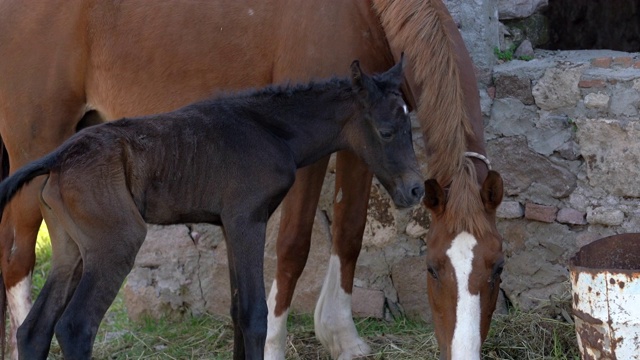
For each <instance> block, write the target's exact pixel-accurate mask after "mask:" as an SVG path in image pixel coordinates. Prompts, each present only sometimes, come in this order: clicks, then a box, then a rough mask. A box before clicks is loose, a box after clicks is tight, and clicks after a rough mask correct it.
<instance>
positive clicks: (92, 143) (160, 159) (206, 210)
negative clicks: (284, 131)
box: [59, 103, 296, 224]
mask: <svg viewBox="0 0 640 360" xmlns="http://www.w3.org/2000/svg"><path fill="white" fill-rule="evenodd" d="M210 106H213V107H214V108H216V109H215V110H214V109H210V110H211V111H212V113H213V114H211V113H209V114H204V113H202V112H201V111H199V109H198V107H197V106H195V105H192V106H189V107H185V108H183V109H180V110H178V111H175V112H171V113H166V114H160V115H152V116H147V117H144V118H139V119H123V120H119V121H114V122H111V123H107V124H103V125H99V126H94V127H91V128H87V129H85V130H84V131H82V132H80V133H79V134H78V135H76V136H74V138H73V139H72V140H71V141H70V142H71V145H70V146H69V147H68V150H67V151H66V152H65V155H64V157H65V160H64V161H63V163H62V165H61V171H60V172H59V176H60V179H61V183H62V184H64V186H65V187H66V188H69V187H70V186H77V187H81V188H83V187H85V186H86V184H87V183H91V184H93V185H92V186H91V188H92V189H93V190H92V191H93V192H100V191H104V192H109V191H126V192H128V193H130V194H131V198H132V200H133V202H134V203H135V205H136V208H137V209H138V210H139V211H140V214H141V215H142V217H143V218H144V220H145V221H146V222H148V223H155V224H172V223H178V222H208V223H219V221H220V217H219V215H220V213H221V212H222V210H223V208H225V206H226V207H227V208H229V207H230V206H232V205H233V206H237V204H238V202H239V199H244V200H242V201H243V202H244V205H245V206H246V207H247V209H251V208H252V207H258V206H261V205H264V204H263V202H264V201H266V200H267V199H268V198H269V197H272V196H275V195H277V194H279V193H280V192H282V190H283V188H286V187H288V186H290V185H291V183H292V181H293V176H294V172H295V169H296V166H295V162H294V161H293V158H292V157H291V154H290V153H289V150H288V148H287V147H286V146H285V145H284V143H283V142H282V141H281V140H279V139H278V138H277V137H276V136H274V135H273V134H272V133H270V132H269V131H267V130H266V128H264V127H263V126H261V125H260V124H259V122H256V121H252V120H250V119H247V117H246V116H242V115H241V114H240V113H241V109H233V108H232V109H228V108H225V107H216V105H215V103H214V105H210ZM79 153H81V154H79ZM102 189H105V190H102ZM257 189H259V190H260V191H256V190H257ZM78 191H80V189H78Z"/></svg>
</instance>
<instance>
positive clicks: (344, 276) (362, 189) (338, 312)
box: [314, 151, 372, 359]
mask: <svg viewBox="0 0 640 360" xmlns="http://www.w3.org/2000/svg"><path fill="white" fill-rule="evenodd" d="M371 178H372V174H371V172H370V171H369V170H368V168H367V166H366V165H365V164H364V163H363V162H362V161H361V160H360V159H359V158H358V157H356V156H355V155H354V154H352V153H351V152H348V151H341V152H339V153H338V155H337V163H336V194H340V197H339V198H336V200H335V202H334V211H333V229H332V232H333V247H332V254H331V259H330V261H329V269H328V270H327V276H326V278H325V281H324V284H323V286H322V292H321V293H320V297H319V299H318V303H317V305H316V311H315V314H314V319H315V331H316V336H317V337H318V340H320V342H321V343H322V344H323V345H324V346H325V347H327V348H328V349H329V351H330V352H331V356H332V357H333V358H334V359H351V358H353V357H359V356H362V355H366V354H367V353H369V351H370V349H369V346H368V345H367V344H366V343H365V342H364V341H363V340H362V339H361V338H360V337H359V336H358V332H357V330H356V327H355V325H354V323H353V317H352V314H351V293H352V290H353V275H354V272H355V267H356V261H357V260H358V255H359V254H360V248H361V246H362V234H363V232H364V226H365V223H366V219H367V205H368V202H369V192H370V190H371Z"/></svg>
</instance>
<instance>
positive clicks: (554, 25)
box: [539, 0, 640, 52]
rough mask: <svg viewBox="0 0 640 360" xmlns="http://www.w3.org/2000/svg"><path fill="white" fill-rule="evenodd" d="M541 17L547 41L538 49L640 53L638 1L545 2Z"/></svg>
mask: <svg viewBox="0 0 640 360" xmlns="http://www.w3.org/2000/svg"><path fill="white" fill-rule="evenodd" d="M614 4H615V5H614ZM543 14H544V15H545V16H546V18H547V20H548V24H549V42H548V43H547V44H544V45H543V44H541V45H540V46H539V47H541V48H544V49H549V50H578V49H610V50H620V51H627V52H637V51H640V20H639V19H640V1H638V0H615V1H611V0H549V6H548V7H547V9H546V10H545V11H544V13H543Z"/></svg>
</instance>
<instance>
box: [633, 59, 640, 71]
mask: <svg viewBox="0 0 640 360" xmlns="http://www.w3.org/2000/svg"><path fill="white" fill-rule="evenodd" d="M633 68H634V69H640V60H638V61H636V62H635V64H633Z"/></svg>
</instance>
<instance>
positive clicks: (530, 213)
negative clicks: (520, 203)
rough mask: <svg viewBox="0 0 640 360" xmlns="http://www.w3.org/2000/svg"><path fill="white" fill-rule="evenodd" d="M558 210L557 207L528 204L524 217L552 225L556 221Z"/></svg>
mask: <svg viewBox="0 0 640 360" xmlns="http://www.w3.org/2000/svg"><path fill="white" fill-rule="evenodd" d="M557 212H558V209H557V208H556V207H555V206H547V205H539V204H534V203H527V204H526V205H525V208H524V217H525V219H529V220H536V221H542V222H546V223H552V222H554V221H555V220H556V213H557Z"/></svg>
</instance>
